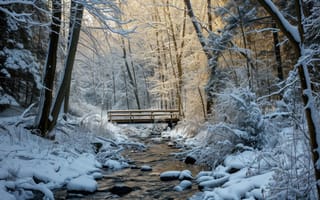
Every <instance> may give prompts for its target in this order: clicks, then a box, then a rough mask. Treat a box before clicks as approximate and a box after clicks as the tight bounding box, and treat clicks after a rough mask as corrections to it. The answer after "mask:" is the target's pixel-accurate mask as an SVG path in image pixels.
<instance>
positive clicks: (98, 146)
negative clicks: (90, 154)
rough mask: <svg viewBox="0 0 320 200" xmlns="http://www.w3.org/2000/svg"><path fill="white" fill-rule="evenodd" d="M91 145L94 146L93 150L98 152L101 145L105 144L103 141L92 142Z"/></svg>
mask: <svg viewBox="0 0 320 200" xmlns="http://www.w3.org/2000/svg"><path fill="white" fill-rule="evenodd" d="M91 145H92V146H93V150H94V152H95V153H98V152H99V151H100V149H101V147H102V146H103V144H102V143H101V142H93V143H91Z"/></svg>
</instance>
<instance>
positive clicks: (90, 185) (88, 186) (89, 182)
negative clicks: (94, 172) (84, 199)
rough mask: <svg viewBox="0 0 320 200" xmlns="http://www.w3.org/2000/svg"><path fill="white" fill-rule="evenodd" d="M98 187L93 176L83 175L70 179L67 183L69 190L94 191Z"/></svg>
mask: <svg viewBox="0 0 320 200" xmlns="http://www.w3.org/2000/svg"><path fill="white" fill-rule="evenodd" d="M97 188H98V184H97V182H96V181H95V180H93V177H90V176H87V175H84V176H79V177H77V178H75V179H72V180H71V181H70V182H69V183H68V184H67V189H68V190H70V191H80V192H90V193H92V192H95V191H96V190H97Z"/></svg>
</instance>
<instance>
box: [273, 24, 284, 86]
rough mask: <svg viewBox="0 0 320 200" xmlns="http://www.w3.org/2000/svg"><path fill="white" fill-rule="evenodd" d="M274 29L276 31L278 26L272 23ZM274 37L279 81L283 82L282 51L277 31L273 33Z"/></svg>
mask: <svg viewBox="0 0 320 200" xmlns="http://www.w3.org/2000/svg"><path fill="white" fill-rule="evenodd" d="M272 28H274V29H276V28H277V25H276V24H275V23H272ZM272 36H273V47H274V54H275V57H276V63H277V72H278V79H279V81H283V69H282V62H281V51H280V46H279V34H278V32H277V31H275V30H274V31H273V32H272Z"/></svg>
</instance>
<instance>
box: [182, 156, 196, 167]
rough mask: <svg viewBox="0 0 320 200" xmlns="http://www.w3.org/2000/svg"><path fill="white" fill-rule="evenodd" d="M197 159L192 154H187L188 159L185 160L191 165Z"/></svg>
mask: <svg viewBox="0 0 320 200" xmlns="http://www.w3.org/2000/svg"><path fill="white" fill-rule="evenodd" d="M196 161H197V160H196V159H195V158H194V157H192V156H187V157H186V159H185V160H184V162H185V163H186V164H191V165H193V164H194V163H195V162H196Z"/></svg>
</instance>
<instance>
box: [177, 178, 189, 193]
mask: <svg viewBox="0 0 320 200" xmlns="http://www.w3.org/2000/svg"><path fill="white" fill-rule="evenodd" d="M191 187H192V182H191V181H188V180H183V181H181V182H180V183H179V185H177V186H175V187H174V188H173V189H174V190H175V191H178V192H181V191H183V190H186V189H190V188H191Z"/></svg>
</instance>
